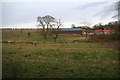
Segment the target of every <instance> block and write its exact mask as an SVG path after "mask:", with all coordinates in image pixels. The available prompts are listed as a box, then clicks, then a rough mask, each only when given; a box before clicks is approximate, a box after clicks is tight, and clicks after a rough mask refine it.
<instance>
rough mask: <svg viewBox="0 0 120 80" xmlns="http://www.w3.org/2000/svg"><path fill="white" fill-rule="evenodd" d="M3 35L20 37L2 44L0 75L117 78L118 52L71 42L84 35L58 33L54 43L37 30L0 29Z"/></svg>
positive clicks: (97, 45)
mask: <svg viewBox="0 0 120 80" xmlns="http://www.w3.org/2000/svg"><path fill="white" fill-rule="evenodd" d="M28 32H30V33H31V35H30V36H28ZM2 36H3V37H2V40H3V41H19V42H20V41H21V43H3V44H2V51H3V52H2V53H3V54H2V57H3V64H2V66H3V74H2V75H3V78H119V74H118V54H119V53H120V52H119V51H117V50H115V49H112V48H109V47H106V46H104V45H100V44H98V43H91V42H84V41H81V42H79V43H72V41H73V40H74V39H79V38H80V37H84V36H83V35H60V36H59V37H58V39H57V42H56V43H55V42H54V41H53V39H52V38H49V39H47V40H44V39H43V37H42V36H41V35H40V32H39V31H38V30H22V31H21V30H3V31H2ZM29 42H33V43H29ZM36 42H37V43H38V44H36Z"/></svg>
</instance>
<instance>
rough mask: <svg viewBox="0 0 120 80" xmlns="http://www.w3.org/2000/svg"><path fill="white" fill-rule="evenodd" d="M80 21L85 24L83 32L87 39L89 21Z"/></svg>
mask: <svg viewBox="0 0 120 80" xmlns="http://www.w3.org/2000/svg"><path fill="white" fill-rule="evenodd" d="M82 23H83V24H84V25H85V26H86V27H84V29H85V34H86V38H85V40H87V38H88V33H89V32H90V28H89V27H90V26H91V23H90V21H86V20H84V21H82Z"/></svg>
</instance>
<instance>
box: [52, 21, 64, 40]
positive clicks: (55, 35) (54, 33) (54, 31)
mask: <svg viewBox="0 0 120 80" xmlns="http://www.w3.org/2000/svg"><path fill="white" fill-rule="evenodd" d="M62 23H63V22H62V21H61V19H59V20H58V22H57V23H56V24H53V25H51V26H50V27H51V36H52V38H53V39H54V42H56V39H57V38H58V32H59V28H60V26H62Z"/></svg>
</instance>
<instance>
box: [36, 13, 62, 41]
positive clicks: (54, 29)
mask: <svg viewBox="0 0 120 80" xmlns="http://www.w3.org/2000/svg"><path fill="white" fill-rule="evenodd" d="M37 22H39V23H40V24H39V25H38V26H42V33H43V36H44V39H47V36H48V35H50V36H51V37H52V38H53V39H54V41H55V42H56V39H57V38H58V31H59V28H60V26H61V25H62V22H61V19H59V20H58V21H57V20H56V19H55V18H54V17H52V16H50V15H46V16H45V17H38V18H37Z"/></svg>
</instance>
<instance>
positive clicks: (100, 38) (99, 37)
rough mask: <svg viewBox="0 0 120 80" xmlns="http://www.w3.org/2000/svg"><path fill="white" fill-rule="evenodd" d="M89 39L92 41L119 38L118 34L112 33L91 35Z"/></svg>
mask: <svg viewBox="0 0 120 80" xmlns="http://www.w3.org/2000/svg"><path fill="white" fill-rule="evenodd" d="M90 40H92V41H103V40H104V41H108V40H120V34H118V33H113V34H108V35H91V36H90Z"/></svg>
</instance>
